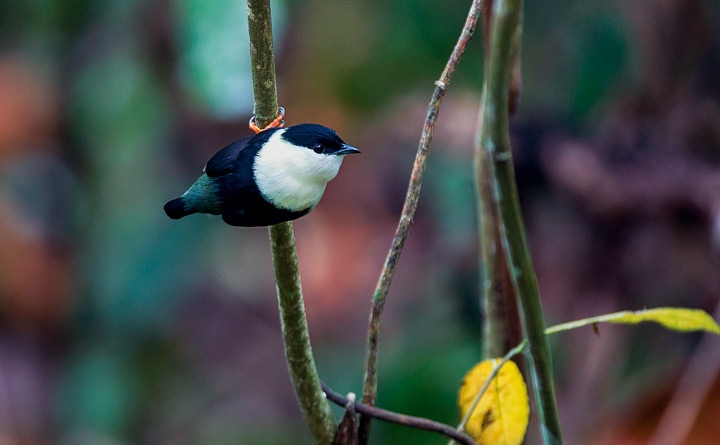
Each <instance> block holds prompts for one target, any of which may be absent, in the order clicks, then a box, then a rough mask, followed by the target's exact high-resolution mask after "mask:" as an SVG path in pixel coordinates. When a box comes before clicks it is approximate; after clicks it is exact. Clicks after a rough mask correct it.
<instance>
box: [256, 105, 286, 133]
mask: <svg viewBox="0 0 720 445" xmlns="http://www.w3.org/2000/svg"><path fill="white" fill-rule="evenodd" d="M284 119H285V108H283V107H279V108H278V117H276V118H275V120H274V121H272V122H270V123H269V124H268V125H267V126H266V127H265V128H260V127H258V126H257V124H255V116H253V117H251V118H250V122H249V123H248V126H249V127H250V129H251V130H252V131H254V132H255V133H260V132H261V131H265V130H267V129H268V128H282V126H283V125H285V120H284Z"/></svg>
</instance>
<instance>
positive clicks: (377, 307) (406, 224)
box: [359, 0, 483, 445]
mask: <svg viewBox="0 0 720 445" xmlns="http://www.w3.org/2000/svg"><path fill="white" fill-rule="evenodd" d="M482 4H483V0H473V3H472V5H471V6H470V11H469V13H468V17H467V20H466V21H465V25H464V26H463V29H462V32H461V34H460V38H459V39H458V41H457V43H456V44H455V48H454V49H453V51H452V53H451V55H450V59H449V60H448V62H447V64H446V65H445V68H444V69H443V72H442V74H441V75H440V79H439V80H437V81H436V82H435V90H434V92H433V95H432V98H431V99H430V103H429V105H428V112H427V115H426V117H425V125H424V127H423V131H422V135H421V136H420V142H419V144H418V150H417V154H416V155H415V163H414V164H413V169H412V173H411V175H410V184H409V185H408V190H407V195H406V196H405V204H404V205H403V209H402V214H401V216H400V222H399V223H398V227H397V230H396V232H395V237H394V238H393V240H392V244H391V246H390V250H389V252H388V255H387V258H386V259H385V264H384V265H383V269H382V272H381V273H380V278H379V279H378V282H377V286H376V287H375V292H374V293H373V298H372V310H371V312H370V321H369V324H368V343H367V357H366V365H365V383H364V386H363V397H362V402H363V403H365V404H367V405H374V404H375V400H376V398H377V358H378V342H379V337H380V325H381V318H382V313H383V308H384V305H385V299H386V297H387V294H388V290H389V289H390V283H391V282H392V279H393V276H394V275H395V268H396V266H397V262H398V260H399V258H400V254H401V253H402V249H403V246H404V245H405V240H406V239H407V236H408V232H409V231H410V226H411V225H412V221H413V217H414V215H415V210H416V209H417V204H418V199H419V197H420V187H421V184H422V177H423V173H424V172H425V165H426V164H427V156H428V150H429V147H430V142H431V141H432V137H433V133H434V131H435V122H436V121H437V118H438V113H439V112H440V105H441V104H442V101H443V98H444V97H445V92H446V90H447V87H448V85H449V84H450V80H451V79H452V75H453V73H454V72H455V68H456V67H457V64H458V62H459V61H460V58H461V57H462V54H463V52H465V48H466V47H467V45H468V43H469V42H470V39H471V37H472V35H473V33H474V32H475V27H476V25H477V22H478V17H479V16H480V11H481V9H482ZM369 434H370V417H368V416H361V417H360V427H359V437H360V443H361V444H363V445H364V444H366V443H367V440H368V436H369Z"/></svg>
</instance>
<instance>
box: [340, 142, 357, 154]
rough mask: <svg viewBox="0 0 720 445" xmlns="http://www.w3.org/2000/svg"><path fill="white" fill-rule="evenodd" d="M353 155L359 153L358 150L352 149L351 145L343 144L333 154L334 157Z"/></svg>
mask: <svg viewBox="0 0 720 445" xmlns="http://www.w3.org/2000/svg"><path fill="white" fill-rule="evenodd" d="M353 153H360V150H358V149H357V148H355V147H353V146H352V145H348V144H343V146H342V148H341V149H340V150H338V151H336V152H335V154H336V155H338V156H340V155H351V154H353Z"/></svg>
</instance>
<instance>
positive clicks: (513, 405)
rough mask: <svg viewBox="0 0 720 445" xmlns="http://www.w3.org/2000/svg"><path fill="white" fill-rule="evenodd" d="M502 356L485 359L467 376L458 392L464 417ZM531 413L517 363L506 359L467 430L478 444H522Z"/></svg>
mask: <svg viewBox="0 0 720 445" xmlns="http://www.w3.org/2000/svg"><path fill="white" fill-rule="evenodd" d="M499 363H500V359H490V360H484V361H482V362H480V363H478V364H477V365H475V367H474V368H472V369H471V370H470V372H468V373H467V374H466V375H465V378H464V379H463V383H462V386H461V387H460V392H459V395H458V405H459V406H460V411H461V415H462V416H463V417H465V415H466V414H467V412H468V410H469V409H470V408H471V406H472V404H473V402H474V400H475V398H476V396H477V395H478V393H479V392H480V390H481V388H482V387H483V385H484V384H485V382H486V381H487V379H488V376H489V375H490V373H491V372H492V371H493V368H494V367H495V366H496V364H499ZM529 416H530V405H529V402H528V394H527V387H526V386H525V381H524V380H523V378H522V374H521V373H520V370H519V369H518V367H517V365H516V364H515V363H514V362H512V361H508V362H506V363H505V364H504V365H503V367H502V368H501V369H500V372H499V373H498V374H497V376H496V377H495V378H494V379H493V380H492V382H491V383H490V386H489V387H488V388H487V390H486V391H485V393H484V394H483V395H482V398H481V399H480V401H479V402H478V404H477V406H476V407H475V409H474V410H473V412H472V414H471V416H470V419H469V420H468V422H467V425H466V427H465V430H466V431H467V433H468V434H469V435H470V436H472V437H473V438H474V439H475V440H476V441H477V442H478V444H479V445H491V444H492V445H520V444H521V443H522V441H523V438H524V437H525V431H526V430H527V426H528V419H529Z"/></svg>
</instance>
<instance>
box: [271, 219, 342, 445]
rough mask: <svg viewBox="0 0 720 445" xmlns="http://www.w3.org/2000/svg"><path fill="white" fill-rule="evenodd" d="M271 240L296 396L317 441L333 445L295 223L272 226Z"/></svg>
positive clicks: (328, 408)
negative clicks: (305, 299)
mask: <svg viewBox="0 0 720 445" xmlns="http://www.w3.org/2000/svg"><path fill="white" fill-rule="evenodd" d="M270 240H271V244H272V258H273V264H274V266H275V277H276V278H275V281H276V283H277V294H278V303H279V305H280V321H281V323H282V331H283V339H284V341H285V356H286V357H287V362H288V367H289V368H290V375H291V376H292V380H293V385H294V386H295V394H296V396H297V399H298V403H299V404H300V407H301V408H302V413H303V417H304V418H305V422H306V423H307V425H308V427H309V428H310V432H311V433H312V435H313V437H314V438H315V440H316V441H317V442H318V443H320V444H329V443H331V442H332V440H333V436H334V435H335V428H336V424H335V419H334V418H333V415H332V412H331V410H330V404H329V403H328V401H327V399H326V398H325V395H324V393H323V392H322V388H321V387H320V380H319V378H318V372H317V368H316V367H315V359H314V358H313V354H312V347H311V345H310V335H309V331H308V325H307V318H306V317H305V304H304V303H303V296H302V285H301V283H300V273H299V272H298V261H297V253H296V251H295V236H294V234H293V226H292V223H290V222H285V223H280V224H276V225H274V226H271V227H270Z"/></svg>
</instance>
